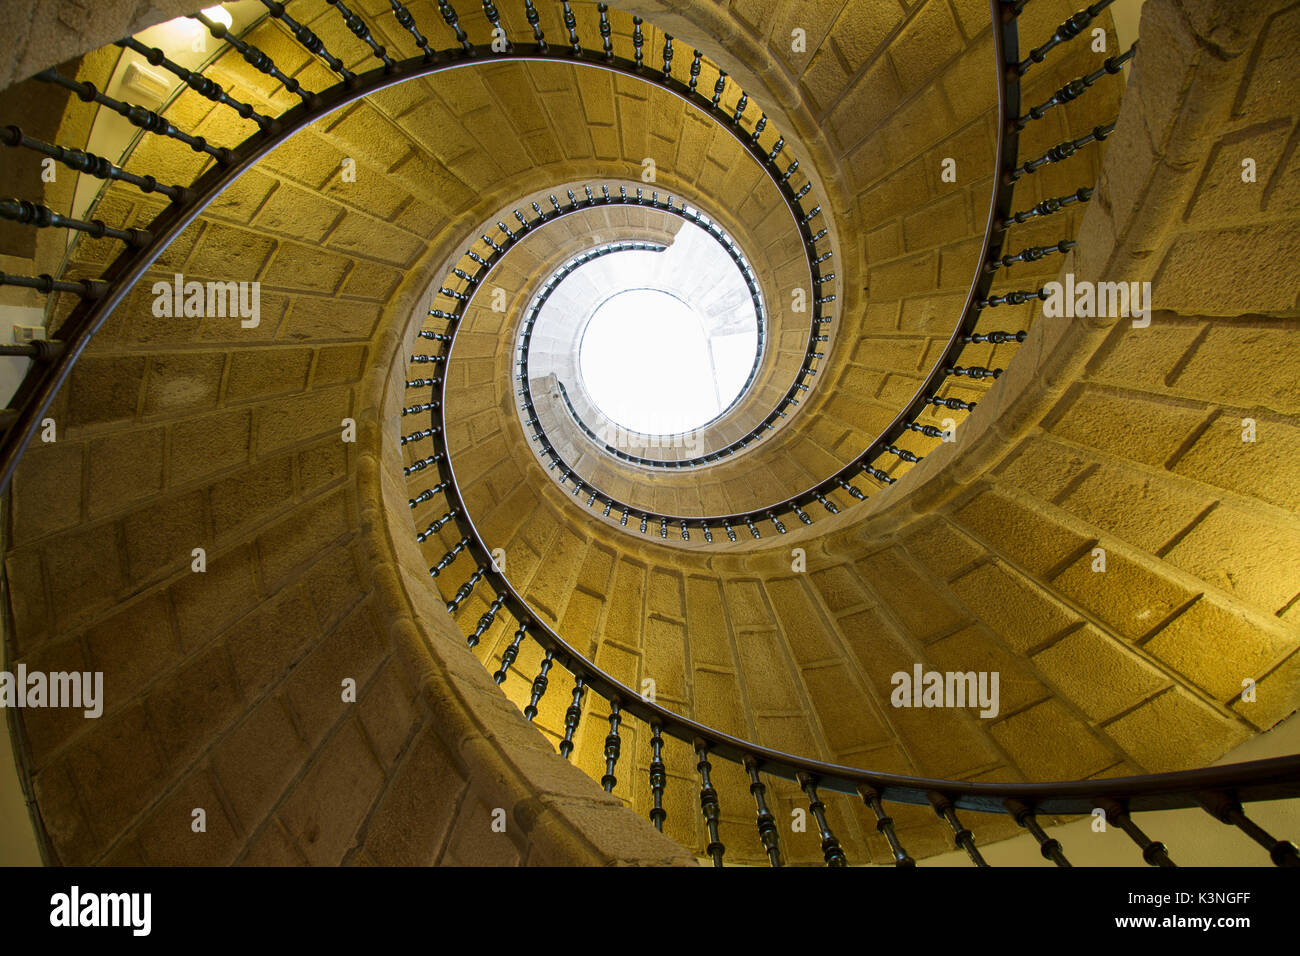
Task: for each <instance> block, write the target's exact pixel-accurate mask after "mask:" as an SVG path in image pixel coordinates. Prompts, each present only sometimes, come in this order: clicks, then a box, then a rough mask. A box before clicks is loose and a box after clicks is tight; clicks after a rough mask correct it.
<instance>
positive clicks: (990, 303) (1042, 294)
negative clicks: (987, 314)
mask: <svg viewBox="0 0 1300 956" xmlns="http://www.w3.org/2000/svg"><path fill="white" fill-rule="evenodd" d="M1049 295H1051V293H1050V292H1048V290H1047V288H1046V286H1044V287H1043V288H1041V289H1039V290H1038V291H1037V292H1029V291H1016V292H1007V293H1005V294H1003V295H991V296H989V297H988V298H987V299H980V300H979V301H978V302H976V303H975V307H976V308H977V309H993V308H997V307H998V306H1000V305H1024V304H1025V303H1026V302H1029V301H1030V300H1031V299H1042V300H1046V299H1047V297H1048V296H1049Z"/></svg>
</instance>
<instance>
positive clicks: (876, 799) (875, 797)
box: [858, 783, 916, 866]
mask: <svg viewBox="0 0 1300 956" xmlns="http://www.w3.org/2000/svg"><path fill="white" fill-rule="evenodd" d="M858 794H859V796H861V797H862V801H863V803H865V804H866V805H867V806H869V807H870V808H871V812H872V813H874V814H875V815H876V831H877V832H878V833H882V834H884V837H885V839H886V840H888V841H889V849H890V850H891V851H892V852H893V854H894V866H916V861H915V860H914V859H912V858H911V857H910V856H908V854H907V851H906V850H904V849H903V844H902V843H901V842H899V839H898V834H897V833H896V832H895V831H894V820H893V818H892V817H891V816H889V814H887V813H885V805H884V803H883V802H882V801H881V799H880V791H879V790H877V789H876V788H875V787H873V786H871V784H869V783H860V784H858Z"/></svg>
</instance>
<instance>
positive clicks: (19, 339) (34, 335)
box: [14, 325, 45, 345]
mask: <svg viewBox="0 0 1300 956" xmlns="http://www.w3.org/2000/svg"><path fill="white" fill-rule="evenodd" d="M43 338H45V329H44V328H43V327H42V326H39V325H15V326H14V342H15V343H17V344H19V345H22V344H24V343H26V342H35V341H36V340H37V339H43Z"/></svg>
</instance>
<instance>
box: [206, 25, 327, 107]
mask: <svg viewBox="0 0 1300 956" xmlns="http://www.w3.org/2000/svg"><path fill="white" fill-rule="evenodd" d="M189 16H190V19H191V20H198V21H199V23H201V24H203V25H204V26H205V27H207V28H208V32H209V33H211V34H212V35H213V36H214V37H216V38H217V39H218V40H225V41H226V42H227V43H229V44H230V45H231V46H232V47H234V48H235V50H236V51H237V52H238V53H239V54H240V55H241V56H242V57H243V58H244V59H245V60H246V61H247V62H248V64H249V65H250V66H252V67H253V69H255V70H257V71H258V72H260V73H265V74H266V75H267V76H269V77H271V78H272V79H274V80H279V81H280V82H281V83H283V84H284V88H285V89H286V90H288V91H289V92H290V93H296V94H297V95H298V96H300V97H301V98H302V101H303V102H304V103H310V102H311V101H312V100H314V99H315V98H316V94H315V93H313V92H312V91H311V90H305V89H303V88H302V84H301V83H299V82H298V81H297V80H295V79H294V78H293V77H292V76H288V75H286V74H285V73H283V72H282V71H281V70H280V68H279V67H278V66H276V65H275V61H274V60H272V59H271V58H270V57H269V56H267V55H266V54H265V53H264V52H262V50H260V49H258V48H257V47H255V46H253V44H251V43H247V42H245V41H244V40H241V39H240V38H239V37H237V36H235V35H234V34H233V33H231V32H230V30H229V29H228V28H227V27H226V25H225V24H224V23H218V22H216V21H215V20H211V19H209V18H208V16H207V15H206V14H204V13H202V12H200V13H191V14H190V15H189Z"/></svg>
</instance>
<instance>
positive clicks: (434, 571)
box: [429, 538, 469, 578]
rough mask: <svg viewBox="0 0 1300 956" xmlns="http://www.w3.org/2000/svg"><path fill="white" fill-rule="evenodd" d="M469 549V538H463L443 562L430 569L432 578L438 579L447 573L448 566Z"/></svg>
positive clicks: (444, 557) (444, 556) (446, 555)
mask: <svg viewBox="0 0 1300 956" xmlns="http://www.w3.org/2000/svg"><path fill="white" fill-rule="evenodd" d="M468 547H469V538H461V539H460V541H458V542H457V543H456V546H455V547H454V548H452V549H451V550H450V551H448V552H447V553H446V554H444V555H443V556H442V560H440V561H439V562H438V563H437V564H435V565H434V566H433V567H431V568H430V569H429V575H430V577H435V578H436V577H437V576H438V575H440V574H442V572H443V571H446V570H447V567H448V565H450V564H451V562H453V561H455V560H456V558H457V556H458V555H459V554H460V553H461V552H462V551H464V550H465V549H466V548H468Z"/></svg>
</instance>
